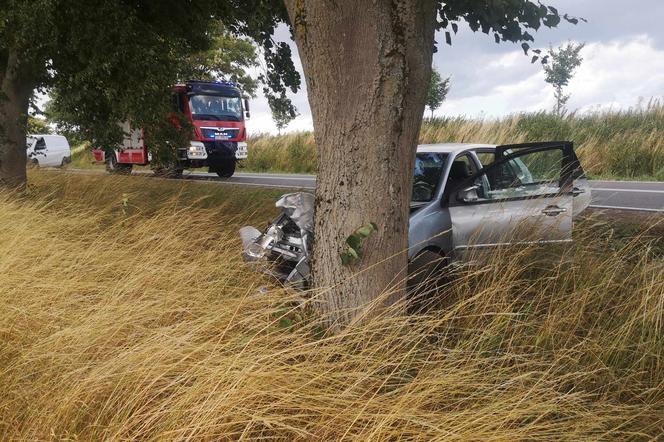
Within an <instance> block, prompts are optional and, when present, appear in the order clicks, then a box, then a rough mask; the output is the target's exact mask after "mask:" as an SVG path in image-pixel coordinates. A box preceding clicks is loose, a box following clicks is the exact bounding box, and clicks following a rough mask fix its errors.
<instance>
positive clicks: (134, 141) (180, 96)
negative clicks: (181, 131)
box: [92, 81, 249, 178]
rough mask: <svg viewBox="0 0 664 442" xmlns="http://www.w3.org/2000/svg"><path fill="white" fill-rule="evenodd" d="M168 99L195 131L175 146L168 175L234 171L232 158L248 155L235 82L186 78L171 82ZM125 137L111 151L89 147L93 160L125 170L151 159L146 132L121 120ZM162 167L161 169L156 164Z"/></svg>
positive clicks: (245, 111)
mask: <svg viewBox="0 0 664 442" xmlns="http://www.w3.org/2000/svg"><path fill="white" fill-rule="evenodd" d="M173 93H174V95H173V105H174V107H176V108H177V109H179V110H180V112H182V114H183V115H184V116H185V117H186V118H187V119H188V120H189V121H190V122H191V123H192V125H193V127H194V133H193V135H192V140H191V142H190V144H189V146H188V147H186V148H183V149H179V150H178V152H177V163H176V164H174V165H172V166H171V167H169V168H168V174H169V175H171V176H174V175H175V176H177V175H181V174H182V171H183V170H184V169H189V168H196V167H208V168H209V171H210V172H213V173H217V175H219V176H220V177H222V178H228V177H231V176H232V175H233V173H235V164H236V162H237V161H239V160H243V159H246V158H247V142H246V141H247V131H246V127H245V123H244V122H245V120H246V119H248V118H249V100H248V99H247V98H244V97H243V96H242V91H241V90H240V88H239V87H238V85H237V84H236V83H231V82H220V81H214V82H211V81H188V82H186V83H184V84H177V85H175V86H174V87H173ZM122 127H123V130H124V133H125V138H124V140H123V142H122V146H118V148H117V149H115V150H113V151H112V152H111V154H110V155H109V154H106V152H105V151H104V150H103V149H99V148H98V149H93V151H92V153H93V155H94V158H95V161H96V162H99V163H106V170H108V171H109V172H115V173H129V172H131V169H132V166H133V165H134V164H136V165H141V166H144V165H147V164H149V163H150V157H151V156H150V154H149V153H148V144H149V136H148V140H147V141H146V140H145V138H144V136H143V131H142V130H141V129H135V128H132V127H130V124H129V123H128V122H126V123H124V124H123V125H122ZM160 170H163V169H160Z"/></svg>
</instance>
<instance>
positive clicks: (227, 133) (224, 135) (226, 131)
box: [201, 128, 240, 141]
mask: <svg viewBox="0 0 664 442" xmlns="http://www.w3.org/2000/svg"><path fill="white" fill-rule="evenodd" d="M201 131H202V132H203V137H204V138H213V139H221V140H222V141H223V140H232V139H235V138H237V137H238V135H239V134H240V129H239V128H206V129H201Z"/></svg>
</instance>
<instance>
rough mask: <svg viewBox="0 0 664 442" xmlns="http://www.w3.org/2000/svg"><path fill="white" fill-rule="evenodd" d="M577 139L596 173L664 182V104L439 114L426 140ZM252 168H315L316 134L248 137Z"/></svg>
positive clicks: (428, 123)
mask: <svg viewBox="0 0 664 442" xmlns="http://www.w3.org/2000/svg"><path fill="white" fill-rule="evenodd" d="M551 140H572V141H574V142H575V143H576V147H577V152H578V153H579V156H580V159H581V161H582V162H583V164H584V167H585V168H586V171H587V172H588V173H589V174H591V175H593V176H600V177H607V178H646V179H656V180H662V181H664V104H663V103H662V102H659V101H651V102H650V103H649V104H648V105H647V106H645V107H644V108H643V109H632V110H628V111H619V112H598V113H594V114H587V115H579V114H575V113H571V114H569V115H567V116H565V117H563V118H559V117H556V116H555V115H552V114H547V113H544V112H540V113H534V114H517V115H514V116H511V117H508V118H503V119H499V120H482V119H469V118H465V117H457V118H436V119H433V120H425V121H424V123H423V125H422V130H421V132H420V142H421V143H447V142H468V143H495V144H506V143H508V144H511V143H521V142H527V141H551ZM246 165H247V167H248V168H249V169H251V170H255V171H260V172H265V171H275V172H276V171H282V172H296V173H301V172H303V173H315V172H316V146H315V142H314V138H313V135H312V134H311V133H305V132H301V133H294V134H287V135H283V136H277V137H275V136H269V135H262V136H257V137H254V138H252V139H251V140H249V158H248V160H247V162H246Z"/></svg>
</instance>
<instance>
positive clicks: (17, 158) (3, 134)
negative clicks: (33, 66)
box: [0, 52, 33, 188]
mask: <svg viewBox="0 0 664 442" xmlns="http://www.w3.org/2000/svg"><path fill="white" fill-rule="evenodd" d="M6 66H7V67H6V69H5V72H1V73H0V82H1V83H2V89H1V93H0V186H4V187H11V188H17V187H18V188H22V187H24V186H25V184H26V181H27V178H26V174H25V164H26V156H25V136H26V126H27V115H28V105H29V102H30V95H31V94H32V89H33V88H32V82H31V81H30V80H29V79H27V78H26V77H25V76H22V75H21V74H20V72H19V62H18V57H17V55H16V54H15V53H14V52H10V53H9V57H8V58H7V63H6Z"/></svg>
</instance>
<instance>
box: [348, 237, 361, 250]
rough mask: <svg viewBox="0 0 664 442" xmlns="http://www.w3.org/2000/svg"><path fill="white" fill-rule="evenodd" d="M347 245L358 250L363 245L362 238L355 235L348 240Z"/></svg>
mask: <svg viewBox="0 0 664 442" xmlns="http://www.w3.org/2000/svg"><path fill="white" fill-rule="evenodd" d="M346 244H348V245H349V246H350V248H351V249H357V248H359V247H361V245H362V237H361V236H360V235H358V234H355V233H354V234H352V235H350V236H349V237H348V238H346Z"/></svg>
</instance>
